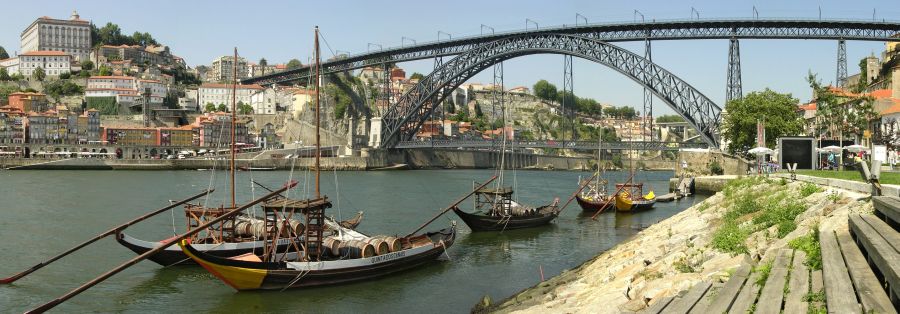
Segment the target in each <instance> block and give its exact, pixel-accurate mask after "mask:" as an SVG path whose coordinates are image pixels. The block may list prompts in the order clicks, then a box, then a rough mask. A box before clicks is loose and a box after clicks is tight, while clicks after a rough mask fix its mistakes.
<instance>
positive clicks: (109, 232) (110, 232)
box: [0, 190, 214, 284]
mask: <svg viewBox="0 0 900 314" xmlns="http://www.w3.org/2000/svg"><path fill="white" fill-rule="evenodd" d="M213 191H214V190H206V191H203V192H202V193H200V194H197V195H194V196H191V197H189V198H186V199H183V200H181V201H178V202H176V203H173V204H171V205H169V206H166V207H163V208H160V209H157V210H154V211H152V212H149V213H147V214H144V215H143V216H140V217H137V218H135V219H132V220H131V221H129V222H126V223H123V224H121V225H118V226H115V227H113V228H112V229H109V230H107V231H106V232H103V233H100V234H98V235H96V236H94V237H93V238H91V239H90V240H87V241H85V242H84V243H81V244H79V245H76V246H75V247H73V248H71V249H69V250H67V251H65V252H62V253H61V254H59V255H56V256H54V257H52V258H50V259H48V260H46V261H43V262H40V263H38V264H37V265H34V266H31V268H29V269H26V270H24V271H22V272H20V273H18V274H15V275H13V276H12V277H9V278H3V279H0V284H10V283H13V282H14V281H16V280H19V279H20V278H22V277H25V276H27V275H28V274H30V273H32V272H34V271H36V270H38V269H41V268H42V267H44V266H47V265H48V264H50V263H53V262H54V261H56V260H58V259H60V258H63V257H65V256H66V255H69V254H71V253H72V252H75V251H78V250H80V249H81V248H83V247H85V246H87V245H89V244H91V243H94V242H96V241H97V240H100V239H103V238H105V237H107V236H110V235H113V234H115V233H117V232H119V231H122V230H123V229H125V228H127V227H129V226H131V225H134V224H136V223H138V222H141V221H143V220H145V219H147V218H150V217H153V216H156V215H157V214H159V213H162V212H164V211H167V210H170V209H172V208H175V207H178V206H181V205H182V204H184V203H187V202H190V201H193V200H195V199H197V198H199V197H201V196H204V195H207V194H209V193H212V192H213Z"/></svg>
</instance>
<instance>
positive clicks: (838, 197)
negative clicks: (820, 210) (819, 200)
mask: <svg viewBox="0 0 900 314" xmlns="http://www.w3.org/2000/svg"><path fill="white" fill-rule="evenodd" d="M841 198H843V197H841V195H840V194H838V192H834V193H828V195H825V199H827V200H828V201H830V202H832V203H837V202H838V201H840V200H841Z"/></svg>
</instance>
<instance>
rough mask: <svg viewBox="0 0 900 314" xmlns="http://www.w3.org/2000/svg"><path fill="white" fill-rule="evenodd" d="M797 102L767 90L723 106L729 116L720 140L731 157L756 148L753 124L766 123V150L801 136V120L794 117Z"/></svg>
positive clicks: (724, 120)
mask: <svg viewBox="0 0 900 314" xmlns="http://www.w3.org/2000/svg"><path fill="white" fill-rule="evenodd" d="M797 102H798V100H797V99H796V98H793V97H792V96H791V94H781V93H777V92H775V91H772V90H770V89H768V88H766V89H765V90H763V91H761V92H760V91H757V92H752V93H750V94H747V95H746V96H744V98H741V99H735V100H732V101H730V102H728V103H727V104H725V111H726V112H728V114H727V115H725V116H724V118H723V121H722V129H723V132H722V137H723V139H724V140H725V141H727V142H728V143H729V144H728V151H729V152H730V153H732V154H743V155H745V156H748V157H749V155H748V154H747V151H749V150H750V149H751V148H753V147H755V146H756V123H757V121H758V120H765V128H766V146H767V147H775V140H776V139H777V138H779V137H783V136H793V135H799V134H800V133H801V132H803V119H802V118H800V116H798V115H797V113H796V110H797Z"/></svg>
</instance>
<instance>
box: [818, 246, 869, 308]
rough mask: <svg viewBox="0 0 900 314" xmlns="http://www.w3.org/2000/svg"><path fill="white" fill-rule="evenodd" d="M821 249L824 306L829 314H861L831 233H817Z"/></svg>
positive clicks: (848, 276) (839, 250) (838, 249)
mask: <svg viewBox="0 0 900 314" xmlns="http://www.w3.org/2000/svg"><path fill="white" fill-rule="evenodd" d="M819 244H820V245H821V247H822V277H823V279H824V283H825V304H826V305H827V306H828V312H829V313H862V310H861V309H860V307H859V303H858V302H857V301H856V292H855V291H853V284H852V283H851V282H850V274H849V273H848V271H847V266H846V265H844V257H843V256H842V255H841V249H840V247H839V246H838V243H837V240H836V239H835V237H834V232H833V231H822V232H820V233H819Z"/></svg>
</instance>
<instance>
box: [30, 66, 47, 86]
mask: <svg viewBox="0 0 900 314" xmlns="http://www.w3.org/2000/svg"><path fill="white" fill-rule="evenodd" d="M46 77H47V73H44V69H43V68H41V67H38V68H37V69H34V72H31V78H33V79H34V80H35V81H38V82H43V81H44V78H46Z"/></svg>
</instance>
